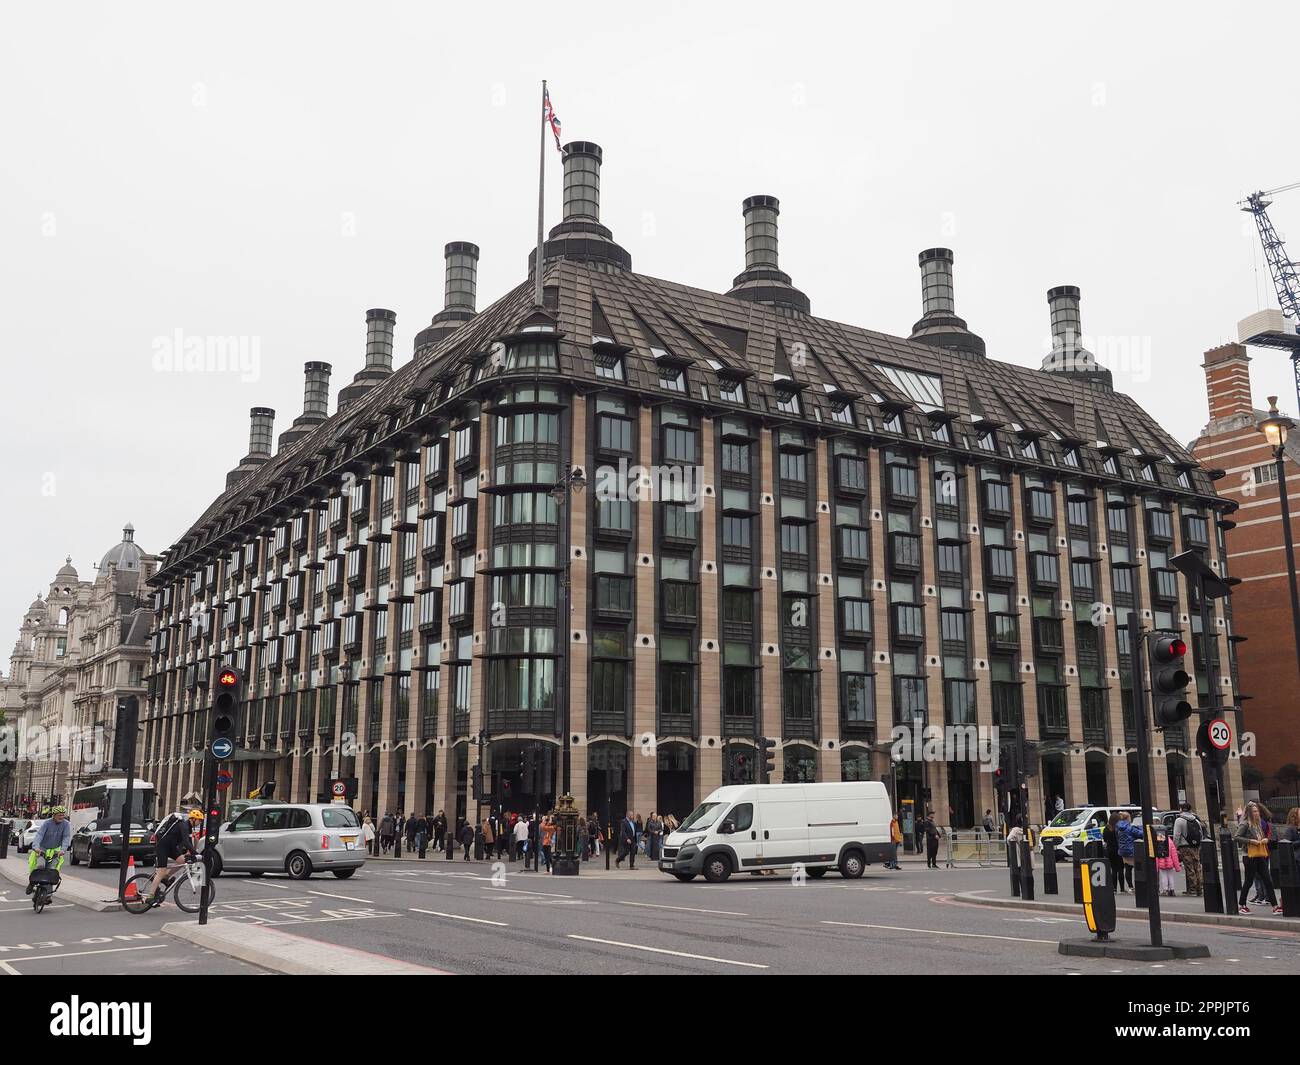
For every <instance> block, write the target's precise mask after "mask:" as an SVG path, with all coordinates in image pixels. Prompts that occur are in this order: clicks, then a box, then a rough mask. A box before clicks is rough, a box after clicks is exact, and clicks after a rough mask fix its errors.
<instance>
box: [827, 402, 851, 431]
mask: <svg viewBox="0 0 1300 1065" xmlns="http://www.w3.org/2000/svg"><path fill="white" fill-rule="evenodd" d="M831 421H833V422H838V423H839V424H840V425H853V424H854V422H853V401H852V400H846V401H845V402H843V403H839V404H837V405H835V406H833V407H831Z"/></svg>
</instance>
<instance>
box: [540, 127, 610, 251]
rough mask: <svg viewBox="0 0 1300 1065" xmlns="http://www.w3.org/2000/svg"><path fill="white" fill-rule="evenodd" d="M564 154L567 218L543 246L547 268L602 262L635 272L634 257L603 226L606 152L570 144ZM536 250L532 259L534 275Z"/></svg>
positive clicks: (583, 143)
mask: <svg viewBox="0 0 1300 1065" xmlns="http://www.w3.org/2000/svg"><path fill="white" fill-rule="evenodd" d="M561 151H562V152H563V155H564V217H563V219H561V221H560V223H559V225H557V226H554V227H552V229H551V232H550V233H549V234H548V235H547V238H546V242H545V244H543V245H542V256H543V266H544V265H545V263H549V262H553V261H554V260H556V259H569V260H572V261H575V262H584V263H600V264H604V265H609V266H614V267H617V268H619V269H622V270H631V269H632V256H630V255H629V254H628V253H627V252H626V251H625V250H624V249H623V248H621V247H619V245H617V244H615V243H614V234H613V233H612V232H610V230H609V229H608V227H606V226H603V225H601V224H600V166H601V163H602V161H603V159H604V153H603V152H602V151H601V149H600V145H599V144H592V143H591V141H570V142H569V143H568V144H566V145H565V146H564V147H563V148H562V149H561ZM536 258H537V251H536V249H534V250H533V251H532V252H531V253H530V254H529V256H528V272H529V274H530V275H531V274H532V271H533V267H534V265H535V264H534V262H533V260H534V259H536Z"/></svg>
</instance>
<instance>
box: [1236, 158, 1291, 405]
mask: <svg viewBox="0 0 1300 1065" xmlns="http://www.w3.org/2000/svg"><path fill="white" fill-rule="evenodd" d="M1292 189H1300V181H1296V182H1293V183H1292V184H1290V185H1283V186H1282V187H1281V188H1276V189H1265V190H1263V191H1261V192H1252V193H1251V194H1250V195H1249V196H1247V197H1246V198H1245V199H1244V200H1240V201H1239V202H1238V204H1237V206H1238V207H1240V208H1241V209H1242V210H1243V211H1245V212H1247V213H1248V214H1251V215H1254V216H1255V226H1256V228H1257V229H1258V230H1259V241H1260V243H1261V244H1262V245H1263V246H1264V258H1265V259H1267V260H1268V268H1269V271H1270V272H1271V273H1272V275H1273V287H1274V288H1275V289H1276V290H1277V303H1278V306H1279V307H1280V308H1281V310H1282V314H1283V315H1284V316H1285V317H1287V318H1289V319H1290V320H1291V326H1292V329H1291V330H1290V331H1283V330H1276V329H1263V330H1260V331H1259V332H1254V333H1253V335H1251V336H1249V337H1244V336H1243V337H1242V338H1241V340H1242V342H1243V343H1252V344H1261V345H1264V346H1266V347H1274V348H1281V349H1283V350H1284V351H1287V352H1288V353H1289V354H1290V356H1291V369H1292V371H1293V372H1294V374H1295V385H1296V402H1297V403H1300V269H1297V267H1296V264H1295V263H1293V262H1292V261H1291V260H1290V259H1289V258H1288V257H1287V254H1286V245H1285V244H1283V243H1282V238H1281V237H1279V236H1278V234H1277V230H1276V229H1274V228H1273V222H1272V220H1271V219H1270V218H1269V217H1268V208H1269V207H1270V206H1271V205H1272V203H1273V197H1274V196H1276V195H1277V194H1278V193H1280V192H1289V191H1290V190H1292ZM1247 321H1251V319H1247Z"/></svg>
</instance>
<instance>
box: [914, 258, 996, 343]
mask: <svg viewBox="0 0 1300 1065" xmlns="http://www.w3.org/2000/svg"><path fill="white" fill-rule="evenodd" d="M916 258H917V262H918V263H919V264H920V267H921V320H920V321H919V322H917V323H916V324H915V325H914V326H912V335H911V337H910V339H912V340H915V341H916V342H917V343H918V344H928V345H929V346H931V347H935V348H947V349H949V350H951V351H956V352H959V353H961V354H963V355H975V356H980V357H982V356H983V355H984V341H983V339H982V338H981V337H978V336H976V335H975V334H974V333H972V332H971V331H970V330H969V329H967V328H966V321H965V319H963V318H958V317H957V303H956V300H955V299H954V298H953V286H952V258H953V256H952V249H951V248H926V249H925V251H923V252H921V254H920V255H918V256H917V257H916Z"/></svg>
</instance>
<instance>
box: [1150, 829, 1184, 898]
mask: <svg viewBox="0 0 1300 1065" xmlns="http://www.w3.org/2000/svg"><path fill="white" fill-rule="evenodd" d="M1161 841H1164V842H1166V844H1167V845H1166V847H1165V854H1164V857H1163V858H1162V857H1160V843H1161ZM1182 871H1183V862H1182V857H1181V856H1180V855H1179V853H1178V848H1177V847H1176V846H1174V843H1173V840H1166V839H1165V831H1164V829H1163V828H1159V829H1157V830H1156V876H1157V879H1158V880H1159V883H1160V894H1162V895H1168V896H1169V897H1170V898H1173V896H1174V895H1176V894H1178V891H1177V888H1178V874H1179V873H1181V872H1182Z"/></svg>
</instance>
